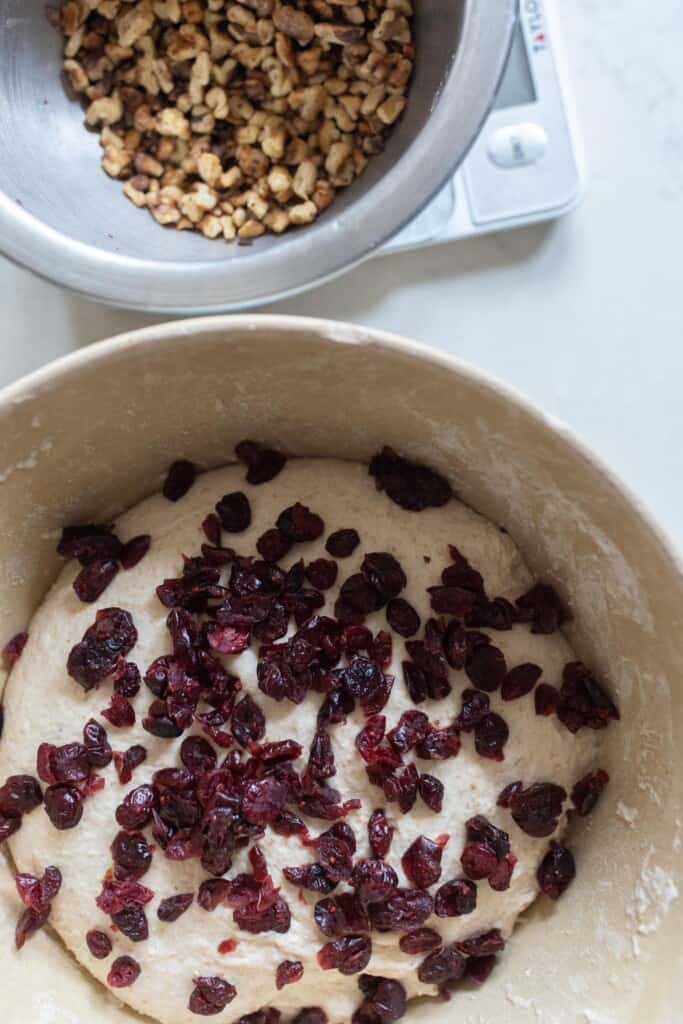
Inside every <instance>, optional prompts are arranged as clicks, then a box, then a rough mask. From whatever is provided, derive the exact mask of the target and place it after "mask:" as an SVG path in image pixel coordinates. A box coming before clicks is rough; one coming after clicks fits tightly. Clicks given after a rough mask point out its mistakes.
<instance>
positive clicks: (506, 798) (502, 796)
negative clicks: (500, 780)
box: [496, 780, 523, 810]
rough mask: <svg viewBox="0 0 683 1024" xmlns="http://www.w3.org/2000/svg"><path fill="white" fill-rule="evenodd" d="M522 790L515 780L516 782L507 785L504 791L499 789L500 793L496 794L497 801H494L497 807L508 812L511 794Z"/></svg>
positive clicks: (520, 784) (518, 782)
mask: <svg viewBox="0 0 683 1024" xmlns="http://www.w3.org/2000/svg"><path fill="white" fill-rule="evenodd" d="M522 788H523V787H522V783H521V782H520V781H519V780H517V781H516V782H510V783H508V785H507V786H506V787H505V789H501V791H500V793H499V794H498V799H497V800H496V803H497V805H498V806H499V807H505V808H506V809H507V810H509V809H510V800H511V799H512V796H513V794H514V793H516V792H518V790H520V789H522Z"/></svg>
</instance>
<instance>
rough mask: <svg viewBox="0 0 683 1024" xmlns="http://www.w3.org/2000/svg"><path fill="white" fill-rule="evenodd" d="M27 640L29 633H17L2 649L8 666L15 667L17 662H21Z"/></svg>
mask: <svg viewBox="0 0 683 1024" xmlns="http://www.w3.org/2000/svg"><path fill="white" fill-rule="evenodd" d="M27 640H28V633H17V634H16V635H15V636H13V637H12V639H11V640H8V641H7V643H6V644H5V646H4V647H3V649H2V656H3V658H4V659H5V661H6V663H7V664H8V665H13V664H14V663H15V661H18V660H19V658H20V657H21V655H22V652H23V650H24V647H25V646H26V642H27Z"/></svg>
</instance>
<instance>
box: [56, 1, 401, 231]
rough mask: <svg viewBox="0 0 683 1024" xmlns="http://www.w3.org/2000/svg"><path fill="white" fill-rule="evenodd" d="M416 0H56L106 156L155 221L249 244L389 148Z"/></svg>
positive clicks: (68, 56)
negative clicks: (413, 5) (389, 136)
mask: <svg viewBox="0 0 683 1024" xmlns="http://www.w3.org/2000/svg"><path fill="white" fill-rule="evenodd" d="M412 14H413V9H412V4H411V0H62V3H61V8H60V12H59V26H60V28H61V31H62V34H63V36H64V64H63V69H64V73H65V76H66V80H67V82H68V84H69V85H70V87H71V89H72V90H73V92H74V93H75V94H77V95H78V96H80V97H82V99H83V102H84V105H85V109H86V112H85V120H86V123H87V124H88V125H89V126H90V127H93V128H97V130H98V131H99V133H100V142H101V145H102V167H103V168H104V170H105V171H106V172H107V174H109V175H110V176H111V177H114V178H119V179H120V180H122V181H123V182H124V186H123V191H124V195H125V196H126V197H127V198H128V199H129V200H130V201H131V202H132V203H133V204H134V205H135V206H137V207H139V208H140V209H147V210H148V211H149V212H150V214H151V215H152V217H153V218H154V219H155V221H157V223H159V224H163V225H168V226H173V227H175V228H176V229H177V230H179V231H186V230H195V231H199V232H201V234H202V235H204V236H205V237H206V238H222V239H224V240H226V241H233V240H234V239H237V240H238V242H242V243H244V244H249V243H250V242H251V240H252V239H255V238H258V237H259V236H261V235H262V234H264V233H265V232H271V233H273V234H277V235H279V234H282V232H284V231H287V230H288V229H289V228H290V227H293V226H298V225H305V224H311V223H312V222H313V221H314V220H316V218H317V217H318V216H319V214H320V213H321V212H322V211H323V210H325V209H327V208H328V207H329V206H330V204H331V203H332V202H333V201H334V198H335V196H336V194H337V191H338V190H339V189H341V188H346V187H347V186H348V185H350V184H351V182H353V181H354V180H355V179H356V178H357V177H358V176H359V175H360V174H362V173H363V170H364V169H365V166H366V164H367V162H368V160H369V159H370V158H371V157H372V156H374V155H376V154H378V153H380V152H381V151H382V149H383V148H384V144H385V139H386V136H387V134H388V132H389V131H391V129H392V126H393V125H394V124H395V123H396V121H397V120H398V119H399V118H400V116H401V114H402V113H403V111H404V109H405V105H406V94H407V90H408V86H409V82H410V78H411V75H412V71H413V63H414V57H415V50H414V46H413V43H412V33H411V21H410V19H411V17H412Z"/></svg>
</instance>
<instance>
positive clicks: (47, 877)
mask: <svg viewBox="0 0 683 1024" xmlns="http://www.w3.org/2000/svg"><path fill="white" fill-rule="evenodd" d="M14 882H15V885H16V887H17V892H18V893H19V897H20V899H21V902H22V903H23V904H24V906H25V907H31V908H32V909H33V910H36V911H41V910H44V909H45V908H46V907H49V905H50V903H51V902H52V900H53V899H54V898H55V896H56V895H57V893H58V892H59V890H60V889H61V887H62V872H61V871H60V870H59V868H57V867H55V866H54V865H52V864H51V865H50V866H49V867H47V868H45V871H44V873H43V877H42V878H36V877H35V876H34V875H28V874H21V873H20V874H17V875H15V876H14Z"/></svg>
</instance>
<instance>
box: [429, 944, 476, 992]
mask: <svg viewBox="0 0 683 1024" xmlns="http://www.w3.org/2000/svg"><path fill="white" fill-rule="evenodd" d="M464 973H465V957H464V956H463V955H462V954H461V953H459V952H458V950H457V949H456V947H455V944H452V945H450V946H442V947H441V949H436V950H435V951H434V952H433V953H430V954H429V956H428V957H427V958H426V959H425V960H423V961H422V963H421V964H420V966H419V967H418V969H417V976H418V978H419V979H420V981H421V982H423V983H424V984H427V985H438V986H439V987H441V986H443V985H446V983H447V982H449V981H457V980H458V979H459V978H462V976H463V974H464Z"/></svg>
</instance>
